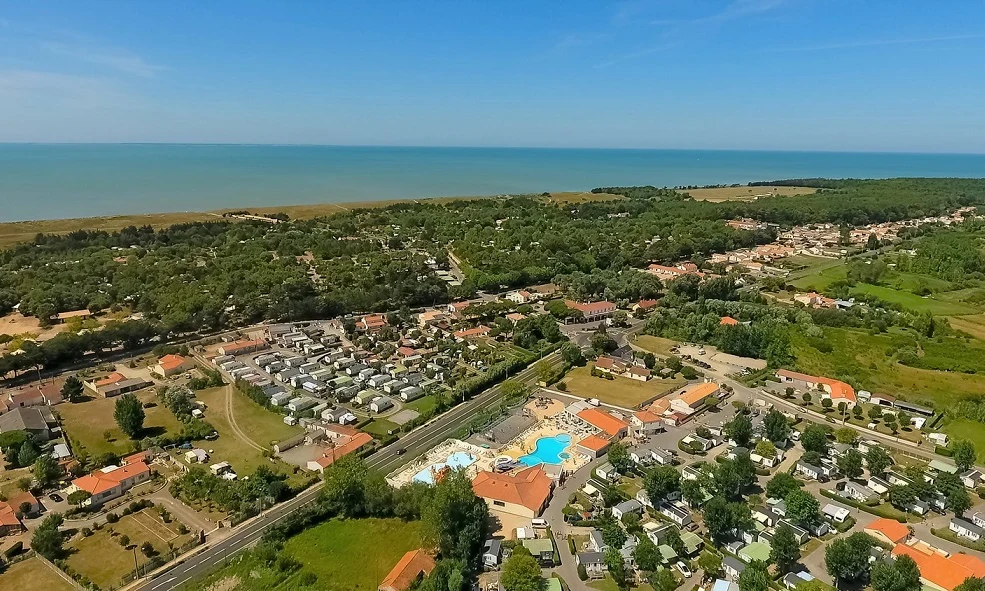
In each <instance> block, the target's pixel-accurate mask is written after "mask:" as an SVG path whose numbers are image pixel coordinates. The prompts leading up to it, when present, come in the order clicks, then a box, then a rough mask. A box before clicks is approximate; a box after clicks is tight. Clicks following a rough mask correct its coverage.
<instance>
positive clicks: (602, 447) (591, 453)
mask: <svg viewBox="0 0 985 591" xmlns="http://www.w3.org/2000/svg"><path fill="white" fill-rule="evenodd" d="M610 445H612V442H611V441H609V440H608V439H606V438H605V437H600V436H598V435H589V436H588V437H586V438H584V439H582V440H581V441H579V442H578V443H576V444H575V452H577V453H580V454H582V455H584V456H588V457H590V458H592V459H595V458H598V457H601V456H602V455H604V454H605V452H606V451H608V450H609V446H610Z"/></svg>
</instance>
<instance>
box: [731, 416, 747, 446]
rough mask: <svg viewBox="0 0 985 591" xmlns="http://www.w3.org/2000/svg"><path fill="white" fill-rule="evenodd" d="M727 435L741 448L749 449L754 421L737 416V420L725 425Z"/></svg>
mask: <svg viewBox="0 0 985 591" xmlns="http://www.w3.org/2000/svg"><path fill="white" fill-rule="evenodd" d="M725 434H726V435H727V436H728V438H729V439H731V440H732V441H734V442H735V443H736V445H738V446H740V447H749V441H750V440H751V439H752V419H750V418H749V417H748V416H746V415H744V414H741V413H740V414H736V415H735V418H733V419H732V420H731V421H729V422H728V423H727V424H726V425H725Z"/></svg>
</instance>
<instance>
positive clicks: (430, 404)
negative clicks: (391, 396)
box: [404, 394, 438, 414]
mask: <svg viewBox="0 0 985 591" xmlns="http://www.w3.org/2000/svg"><path fill="white" fill-rule="evenodd" d="M437 405H438V399H437V398H436V397H435V396H434V395H433V394H428V395H427V396H423V397H421V398H418V399H417V400H414V401H413V402H408V403H407V404H405V405H404V408H409V409H410V410H416V411H417V412H419V413H421V414H424V413H426V412H429V411H430V410H431V409H433V408H434V407H435V406H437Z"/></svg>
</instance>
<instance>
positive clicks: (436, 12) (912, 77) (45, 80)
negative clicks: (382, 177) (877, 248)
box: [0, 0, 985, 153]
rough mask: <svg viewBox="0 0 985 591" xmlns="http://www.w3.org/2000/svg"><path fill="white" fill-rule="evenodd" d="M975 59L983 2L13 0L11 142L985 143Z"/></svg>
mask: <svg viewBox="0 0 985 591" xmlns="http://www.w3.org/2000/svg"><path fill="white" fill-rule="evenodd" d="M982 56H985V1H982V0H975V1H970V0H969V1H966V2H940V3H938V2H926V0H923V1H916V0H894V1H892V2H863V1H859V0H630V1H626V2H613V3H605V2H590V1H580V0H569V1H568V2H564V3H558V2H518V1H504V2H495V1H461V2H457V1H451V0H448V1H444V2H433V1H425V0H421V1H397V2H327V1H326V2H313V1H312V2H300V1H294V2H274V1H268V2H257V1H251V0H237V1H235V2H232V1H227V0H209V1H207V2H191V1H186V0H177V1H173V2H150V1H144V0H133V1H124V0H119V1H115V2H109V1H99V0H88V1H86V2H68V1H49V2H12V1H9V0H0V121H2V124H0V141H2V142H179V143H184V142H188V143H196V142H208V143H291V144H334V145H350V144H352V145H411V146H523V147H529V146H538V147H602V148H682V149H740V150H741V149H749V150H774V149H775V150H834V151H900V152H966V153H983V152H985V109H983V108H982V105H985V76H983V75H982Z"/></svg>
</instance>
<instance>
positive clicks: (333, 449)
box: [306, 415, 373, 473]
mask: <svg viewBox="0 0 985 591" xmlns="http://www.w3.org/2000/svg"><path fill="white" fill-rule="evenodd" d="M344 416H345V415H343V417H344ZM343 417H340V418H339V421H340V422H342V418H343ZM322 429H324V432H325V435H326V439H327V443H328V445H327V446H326V447H325V448H324V449H323V450H322V456H321V457H320V458H318V459H316V460H310V461H309V462H308V463H307V465H306V467H307V468H308V470H311V471H312V472H319V473H320V472H324V471H325V468H328V467H329V466H331V465H332V464H334V463H335V461H336V460H338V459H339V458H341V457H344V456H347V455H349V454H351V453H354V452H356V451H359V450H360V449H362V447H363V446H365V445H368V444H369V443H370V442H372V441H373V438H372V436H370V434H369V433H363V432H362V431H359V430H357V429H354V428H352V427H349V426H347V425H343V424H339V425H326V426H324V427H322Z"/></svg>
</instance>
